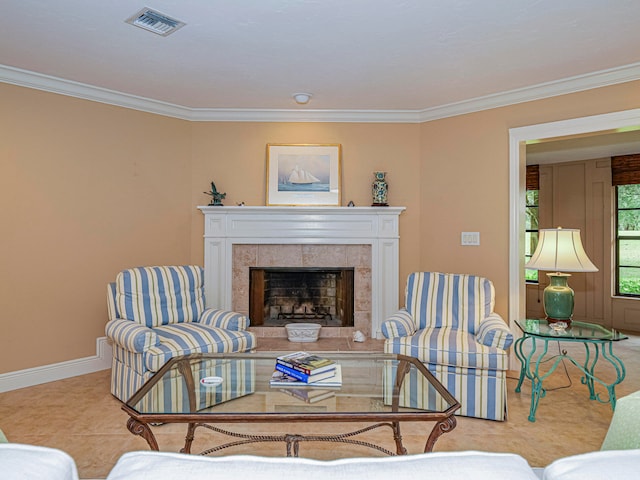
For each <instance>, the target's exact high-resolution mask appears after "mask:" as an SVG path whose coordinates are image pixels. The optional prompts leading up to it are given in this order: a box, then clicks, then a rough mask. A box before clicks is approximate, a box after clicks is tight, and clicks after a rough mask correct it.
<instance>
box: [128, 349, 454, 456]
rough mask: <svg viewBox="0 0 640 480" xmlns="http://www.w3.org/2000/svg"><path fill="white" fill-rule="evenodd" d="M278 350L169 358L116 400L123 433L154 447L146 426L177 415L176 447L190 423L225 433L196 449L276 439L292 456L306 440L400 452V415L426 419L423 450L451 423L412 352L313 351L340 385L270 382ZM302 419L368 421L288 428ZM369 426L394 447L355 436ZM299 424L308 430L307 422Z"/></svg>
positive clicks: (439, 393)
mask: <svg viewBox="0 0 640 480" xmlns="http://www.w3.org/2000/svg"><path fill="white" fill-rule="evenodd" d="M284 353H287V352H268V353H266V352H260V353H247V354H199V355H190V356H185V357H178V358H173V359H171V360H170V361H169V362H167V364H166V365H164V366H163V367H162V368H161V369H160V370H159V371H158V372H157V373H156V374H155V375H154V376H153V377H151V378H150V379H149V380H148V381H147V382H146V383H145V384H144V385H143V386H142V387H141V388H140V390H139V391H138V392H136V393H135V394H134V395H133V397H131V399H130V400H129V401H128V402H126V403H125V404H124V405H123V406H122V409H123V410H124V411H125V412H127V414H128V415H129V417H130V418H129V420H128V423H127V427H128V429H129V431H130V432H131V433H133V434H135V435H140V436H142V437H143V438H144V439H145V440H146V441H147V443H148V444H149V446H150V448H151V449H153V450H158V443H157V441H156V438H155V435H154V433H153V431H152V428H155V425H157V424H170V423H184V424H187V432H186V437H185V443H184V447H183V448H182V449H181V452H183V453H191V446H192V443H193V440H194V436H195V433H196V431H199V432H200V431H201V430H202V429H204V430H207V431H208V432H209V433H211V436H215V437H219V435H218V434H221V435H223V436H229V437H232V440H231V441H226V443H218V444H217V445H215V446H212V447H211V448H208V449H206V450H203V451H202V452H200V454H202V455H208V454H211V453H213V452H217V451H219V450H222V449H225V448H229V447H232V446H237V445H244V444H248V443H257V442H284V443H286V453H287V456H291V455H294V456H298V450H299V444H300V442H307V441H329V442H338V443H350V444H356V445H362V446H365V447H370V448H374V449H376V450H379V451H381V452H383V453H386V454H388V455H396V454H406V453H407V450H406V449H405V447H404V446H403V444H402V436H401V434H400V422H402V421H412V422H419V421H424V422H430V423H433V424H434V425H433V427H432V428H427V429H426V430H427V432H426V433H427V439H426V443H425V448H424V451H425V452H429V451H431V450H432V449H433V446H434V444H435V442H436V440H437V439H438V437H439V436H440V435H442V434H443V433H446V432H449V431H451V430H453V429H454V428H455V426H456V420H455V417H454V412H455V411H456V410H458V409H459V408H460V404H459V403H458V401H457V400H456V399H455V398H454V397H453V396H452V395H451V394H450V393H449V392H448V391H447V390H446V388H444V386H443V385H442V384H441V383H440V382H438V380H437V379H436V378H435V377H434V376H433V375H432V374H431V373H430V372H429V371H428V370H427V369H426V368H425V367H424V365H422V363H420V362H419V361H418V360H416V359H414V358H411V357H405V356H402V355H394V354H383V353H351V352H350V353H328V352H313V353H315V354H318V355H321V356H323V357H327V358H329V359H331V360H334V361H335V362H337V364H338V365H340V370H341V376H342V382H341V386H334V387H322V388H318V387H314V386H312V385H309V386H304V387H300V388H297V387H296V388H292V387H288V386H287V387H282V386H272V385H271V384H270V379H271V376H272V374H273V372H274V367H275V361H276V357H277V356H279V355H282V354H284ZM303 422H304V423H313V422H326V423H331V424H336V425H339V424H340V423H346V422H361V423H364V424H365V425H366V424H368V425H367V426H366V427H364V428H360V429H358V430H355V431H350V432H348V433H335V434H323V435H315V434H305V435H301V434H298V433H295V432H291V431H289V430H292V429H294V428H295V424H297V423H303ZM231 423H242V424H245V425H252V426H253V425H257V424H259V423H271V424H274V423H275V424H279V425H280V426H281V427H282V428H281V430H282V431H283V433H282V434H277V435H261V434H259V432H256V434H253V433H251V434H245V433H240V432H232V431H229V430H224V429H222V428H220V427H219V425H221V424H231ZM429 427H431V425H429ZM377 428H389V429H390V430H391V432H392V433H393V438H394V441H395V452H393V451H391V450H388V449H386V448H383V447H382V446H379V445H376V444H374V443H372V442H371V441H367V440H366V438H365V437H363V434H366V432H369V431H371V430H373V429H377ZM244 430H245V431H246V427H245V428H244ZM304 430H305V432H308V431H309V428H308V427H306V428H305V429H304ZM212 432H215V434H214V433H212ZM203 433H204V432H203ZM354 437H355V438H354ZM207 440H208V439H207ZM226 440H229V439H228V438H226Z"/></svg>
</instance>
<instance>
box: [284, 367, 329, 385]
mask: <svg viewBox="0 0 640 480" xmlns="http://www.w3.org/2000/svg"><path fill="white" fill-rule="evenodd" d="M276 370H278V371H279V372H282V373H286V374H287V375H289V376H290V377H293V378H295V379H296V380H298V381H300V382H304V383H313V382H317V381H319V380H324V379H327V378H331V377H333V376H334V375H335V374H336V369H335V368H333V369H331V370H326V371H324V372H320V373H316V374H312V375H308V374H306V373H303V372H300V371H298V370H296V369H294V368H289V367H287V366H286V365H282V364H281V363H276Z"/></svg>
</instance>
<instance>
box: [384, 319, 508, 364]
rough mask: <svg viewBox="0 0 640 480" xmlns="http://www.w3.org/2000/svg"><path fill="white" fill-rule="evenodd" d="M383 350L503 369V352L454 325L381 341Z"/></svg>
mask: <svg viewBox="0 0 640 480" xmlns="http://www.w3.org/2000/svg"><path fill="white" fill-rule="evenodd" d="M384 348H385V352H387V353H397V354H402V355H407V356H410V357H415V358H417V359H419V360H420V361H421V362H423V363H430V364H438V365H446V366H454V367H466V368H479V369H483V370H507V368H508V362H509V356H508V355H507V353H506V351H504V350H502V349H500V348H496V347H489V346H486V345H482V344H481V343H479V342H477V341H476V336H475V335H473V334H471V333H468V332H466V331H464V330H458V329H454V328H448V327H446V328H425V329H423V330H418V331H417V332H416V333H415V334H414V335H412V336H410V337H395V338H390V339H387V340H386V341H385V347H384Z"/></svg>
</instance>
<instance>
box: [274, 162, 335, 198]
mask: <svg viewBox="0 0 640 480" xmlns="http://www.w3.org/2000/svg"><path fill="white" fill-rule="evenodd" d="M329 166H330V159H329V156H328V155H280V157H279V158H278V191H279V192H328V191H329V189H330V185H329Z"/></svg>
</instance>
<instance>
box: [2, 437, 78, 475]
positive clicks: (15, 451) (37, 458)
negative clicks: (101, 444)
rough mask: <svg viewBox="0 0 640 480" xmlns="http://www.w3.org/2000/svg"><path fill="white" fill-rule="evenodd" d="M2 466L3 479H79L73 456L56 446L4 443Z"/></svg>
mask: <svg viewBox="0 0 640 480" xmlns="http://www.w3.org/2000/svg"><path fill="white" fill-rule="evenodd" d="M0 466H1V471H0V478H2V479H3V480H24V479H29V480H78V470H77V467H76V463H75V461H74V460H73V458H71V457H70V456H69V455H68V454H67V453H65V452H63V451H62V450H58V449H55V448H49V447H40V446H36V445H23V444H19V443H2V444H0Z"/></svg>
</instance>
